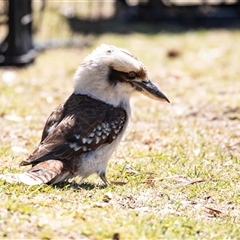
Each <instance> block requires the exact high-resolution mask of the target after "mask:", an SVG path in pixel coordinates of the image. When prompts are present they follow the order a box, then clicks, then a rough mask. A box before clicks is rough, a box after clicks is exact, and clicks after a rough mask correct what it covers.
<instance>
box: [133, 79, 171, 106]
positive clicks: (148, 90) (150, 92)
mask: <svg viewBox="0 0 240 240" xmlns="http://www.w3.org/2000/svg"><path fill="white" fill-rule="evenodd" d="M134 86H135V87H136V89H137V90H138V91H140V92H142V93H143V94H144V95H146V96H148V97H150V98H153V99H156V100H160V101H163V100H164V101H167V102H169V103H170V101H169V100H168V98H167V97H166V96H165V95H164V94H163V93H162V92H161V91H160V90H159V89H158V88H157V87H156V86H155V85H154V84H153V83H152V82H151V81H150V80H149V81H148V82H146V81H142V82H137V81H135V82H134Z"/></svg>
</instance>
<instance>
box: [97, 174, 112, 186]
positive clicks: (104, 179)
mask: <svg viewBox="0 0 240 240" xmlns="http://www.w3.org/2000/svg"><path fill="white" fill-rule="evenodd" d="M99 177H100V178H101V179H102V181H103V182H104V183H105V184H106V185H111V183H110V182H109V181H108V180H107V178H106V173H105V172H101V173H99Z"/></svg>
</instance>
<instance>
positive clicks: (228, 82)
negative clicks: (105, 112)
mask: <svg viewBox="0 0 240 240" xmlns="http://www.w3.org/2000/svg"><path fill="white" fill-rule="evenodd" d="M52 14H53V13H52ZM64 26H65V25H64ZM145 27H146V26H145ZM150 27H151V28H152V26H150ZM46 28H47V27H46V26H45V27H43V29H42V32H43V34H42V36H41V34H39V35H38V39H41V37H42V38H43V39H44V38H47V37H48V36H47V30H46ZM64 31H66V32H65V33H64V34H65V35H66V36H71V34H69V33H68V31H69V30H68V29H67V27H66V26H65V27H64ZM44 34H45V35H44ZM64 34H63V35H64ZM50 35H51V36H52V33H51V34H49V36H50ZM74 37H76V38H78V37H79V39H80V40H81V39H88V38H89V39H90V40H89V41H90V42H89V45H90V47H88V48H84V47H81V48H80V47H79V48H61V49H53V50H47V51H44V52H41V53H40V54H39V55H38V57H37V59H36V61H35V64H34V65H31V66H29V67H27V68H22V69H17V68H2V69H0V76H1V81H0V102H1V105H0V129H1V135H0V144H1V149H0V158H1V161H0V173H9V172H20V171H24V170H26V169H27V168H22V169H20V168H19V167H18V164H19V163H20V162H21V161H22V160H23V159H25V158H26V157H27V155H28V154H29V153H31V151H32V150H33V149H34V148H35V146H36V145H37V144H38V142H39V140H40V136H41V130H42V128H43V125H44V123H45V120H46V118H47V117H48V115H49V114H50V113H51V111H52V110H53V109H54V108H55V107H56V106H57V105H58V104H59V103H61V102H63V101H64V100H65V99H66V98H67V97H68V96H69V94H71V92H72V78H73V74H74V72H75V70H76V68H77V67H78V65H79V64H80V63H81V62H82V60H83V58H84V57H85V56H86V55H87V54H89V53H90V52H91V51H92V49H93V48H95V47H96V46H98V45H99V44H101V43H107V44H113V45H116V46H119V47H123V48H127V49H128V50H129V51H130V52H132V53H134V54H135V55H136V56H138V57H139V58H140V59H141V60H142V62H143V63H144V64H145V65H146V67H147V69H148V71H149V75H150V76H151V80H152V81H153V82H155V83H156V84H157V85H158V86H159V88H160V89H161V90H162V91H163V92H164V93H165V94H166V96H167V97H168V98H169V99H170V101H171V104H167V103H163V102H157V101H154V100H151V99H147V98H146V97H144V96H140V95H136V96H134V97H133V99H132V121H131V124H130V126H129V128H128V131H127V133H126V136H125V138H124V140H123V141H122V143H121V144H120V147H119V148H118V150H117V152H116V153H115V154H114V156H113V157H112V159H111V161H110V164H109V166H108V173H107V174H108V178H109V179H110V180H114V181H120V182H121V181H122V182H127V184H126V185H123V186H108V187H104V186H102V182H101V181H100V179H99V178H97V177H96V176H92V177H90V178H88V179H87V180H86V181H85V183H84V184H82V185H80V186H79V185H77V184H76V183H74V182H73V183H70V184H62V185H58V186H48V185H42V186H33V187H29V186H26V185H23V184H9V183H6V182H4V181H0V199H1V201H0V238H7V239H27V238H32V239H33V238H35V239H80V238H86V239H87V238H90V239H103V238H112V237H113V235H114V234H115V236H116V233H119V235H120V238H121V239H238V238H239V236H240V230H239V229H240V217H239V215H240V184H239V183H240V174H239V173H240V94H239V92H240V80H239V77H240V67H239V56H240V45H239V42H240V33H239V31H237V30H223V29H222V30H221V29H219V30H211V31H210V30H209V31H207V30H191V31H186V32H185V31H183V32H179V33H177V32H171V31H164V32H163V31H156V32H155V33H153V34H148V35H147V34H146V35H145V34H144V33H139V32H134V31H133V32H132V33H129V34H126V35H121V34H111V33H106V34H103V35H98V36H94V35H92V36H86V37H84V36H82V35H80V34H79V35H78V34H75V35H74ZM38 39H36V40H38ZM80 40H79V41H80ZM171 51H176V52H177V55H176V57H169V55H168V53H169V52H171Z"/></svg>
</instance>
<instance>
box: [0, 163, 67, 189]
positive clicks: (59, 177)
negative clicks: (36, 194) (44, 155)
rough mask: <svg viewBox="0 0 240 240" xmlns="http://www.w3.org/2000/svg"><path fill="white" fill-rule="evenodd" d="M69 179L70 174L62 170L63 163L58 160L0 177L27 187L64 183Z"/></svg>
mask: <svg viewBox="0 0 240 240" xmlns="http://www.w3.org/2000/svg"><path fill="white" fill-rule="evenodd" d="M69 177H70V172H69V171H68V170H67V169H64V163H63V162H61V161H58V160H48V161H45V162H40V163H38V164H36V165H35V166H34V167H32V168H31V169H29V170H28V171H27V172H24V173H20V174H5V175H0V179H3V180H5V181H7V182H10V183H14V182H15V183H16V182H22V183H25V184H27V185H38V184H44V183H51V184H55V183H58V182H62V181H65V180H67V179H68V178H69Z"/></svg>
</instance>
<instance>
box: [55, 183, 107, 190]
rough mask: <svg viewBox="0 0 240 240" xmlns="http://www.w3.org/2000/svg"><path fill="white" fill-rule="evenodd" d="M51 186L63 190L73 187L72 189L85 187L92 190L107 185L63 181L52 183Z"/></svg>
mask: <svg viewBox="0 0 240 240" xmlns="http://www.w3.org/2000/svg"><path fill="white" fill-rule="evenodd" d="M53 187H55V188H61V189H64V190H68V189H74V190H81V189H85V190H87V191H90V190H93V189H95V188H98V189H104V188H106V187H107V186H106V185H104V184H103V185H99V184H93V183H87V182H85V183H81V184H78V183H76V182H70V183H69V182H63V183H58V184H54V185H53Z"/></svg>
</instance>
